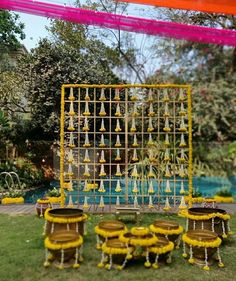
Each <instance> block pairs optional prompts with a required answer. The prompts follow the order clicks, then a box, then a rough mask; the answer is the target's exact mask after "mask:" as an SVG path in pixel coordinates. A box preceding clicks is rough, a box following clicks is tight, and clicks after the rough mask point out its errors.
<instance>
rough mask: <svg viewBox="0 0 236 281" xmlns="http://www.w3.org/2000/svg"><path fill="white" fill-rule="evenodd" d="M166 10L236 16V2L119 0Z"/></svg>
mask: <svg viewBox="0 0 236 281" xmlns="http://www.w3.org/2000/svg"><path fill="white" fill-rule="evenodd" d="M117 1H119V2H121V1H122V2H130V3H137V4H144V5H153V6H159V7H166V8H174V9H183V10H193V11H201V12H207V13H219V14H230V15H236V0H117Z"/></svg>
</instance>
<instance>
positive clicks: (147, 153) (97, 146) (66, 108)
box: [60, 84, 192, 212]
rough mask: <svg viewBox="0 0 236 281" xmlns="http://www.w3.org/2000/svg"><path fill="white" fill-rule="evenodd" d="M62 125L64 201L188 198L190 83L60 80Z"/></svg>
mask: <svg viewBox="0 0 236 281" xmlns="http://www.w3.org/2000/svg"><path fill="white" fill-rule="evenodd" d="M60 126H61V131H60V132H61V135H60V145H61V147H60V149H61V152H60V157H61V158H60V186H61V194H62V198H63V202H62V205H64V204H70V205H72V204H76V205H78V206H79V207H81V208H84V209H89V210H91V211H94V212H96V211H99V212H101V211H113V210H114V206H119V205H123V204H125V205H131V206H132V205H133V206H135V207H137V206H139V207H140V208H142V209H143V210H160V209H163V210H167V211H168V210H170V209H171V208H172V207H180V208H183V207H185V200H184V199H185V197H184V196H186V195H187V196H189V197H190V204H191V196H192V135H191V131H192V126H191V95H190V86H189V85H82V84H81V85H73V84H68V85H63V86H62V92H61V124H60Z"/></svg>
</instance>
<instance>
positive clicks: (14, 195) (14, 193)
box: [4, 190, 25, 198]
mask: <svg viewBox="0 0 236 281" xmlns="http://www.w3.org/2000/svg"><path fill="white" fill-rule="evenodd" d="M24 196H25V192H24V191H21V190H12V191H10V192H6V193H4V197H10V198H17V197H24Z"/></svg>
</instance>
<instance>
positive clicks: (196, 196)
mask: <svg viewBox="0 0 236 281" xmlns="http://www.w3.org/2000/svg"><path fill="white" fill-rule="evenodd" d="M184 199H185V201H186V202H187V203H188V201H189V196H184ZM203 200H204V198H203V197H202V193H201V191H199V190H198V188H196V189H194V190H193V194H192V202H193V203H202V202H203Z"/></svg>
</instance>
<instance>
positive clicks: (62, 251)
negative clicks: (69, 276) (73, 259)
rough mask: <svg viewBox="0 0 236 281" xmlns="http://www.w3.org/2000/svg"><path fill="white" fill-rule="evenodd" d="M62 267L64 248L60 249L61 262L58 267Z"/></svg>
mask: <svg viewBox="0 0 236 281" xmlns="http://www.w3.org/2000/svg"><path fill="white" fill-rule="evenodd" d="M63 268H64V250H63V249H61V263H60V265H59V269H63Z"/></svg>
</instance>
